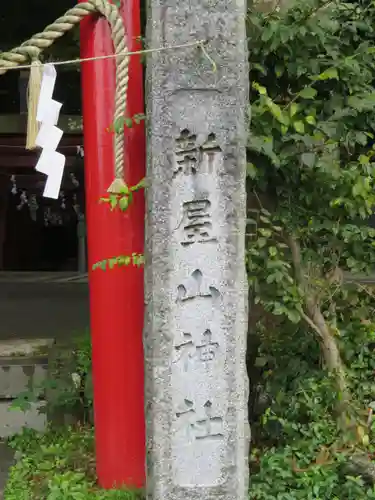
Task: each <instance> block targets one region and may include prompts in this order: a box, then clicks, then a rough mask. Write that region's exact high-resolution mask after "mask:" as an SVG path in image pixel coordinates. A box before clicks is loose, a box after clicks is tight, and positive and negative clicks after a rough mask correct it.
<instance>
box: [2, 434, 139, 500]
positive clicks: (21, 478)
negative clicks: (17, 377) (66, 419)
mask: <svg viewBox="0 0 375 500" xmlns="http://www.w3.org/2000/svg"><path fill="white" fill-rule="evenodd" d="M10 444H11V446H12V447H13V448H14V449H15V450H16V454H17V456H18V461H17V463H16V464H15V465H14V466H13V467H12V468H11V470H10V476H9V480H8V483H7V485H6V489H5V492H4V495H5V496H4V498H6V500H41V499H43V500H95V499H97V498H101V499H103V500H105V499H107V500H136V499H140V498H141V494H140V493H136V492H132V491H129V490H126V491H125V490H122V491H120V490H112V491H108V490H107V491H104V490H102V489H100V488H98V487H97V486H96V477H95V459H94V436H93V430H92V429H91V428H87V427H78V428H76V429H73V428H70V429H67V428H66V429H63V430H60V431H52V430H50V431H48V432H46V433H45V434H40V433H37V432H35V431H30V430H25V432H24V433H23V434H22V435H20V436H16V437H14V438H13V439H12V440H11V442H10Z"/></svg>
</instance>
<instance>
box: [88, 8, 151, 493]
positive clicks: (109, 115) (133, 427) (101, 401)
mask: <svg viewBox="0 0 375 500" xmlns="http://www.w3.org/2000/svg"><path fill="white" fill-rule="evenodd" d="M82 1H84V0H82ZM121 4H122V6H121V14H122V16H123V20H124V23H125V31H126V33H127V37H128V49H129V51H136V50H140V48H141V47H140V43H139V39H138V37H139V36H140V8H139V0H122V2H121ZM112 53H113V45H112V40H111V33H110V28H109V25H108V23H107V21H106V20H105V19H104V18H98V17H97V16H89V17H88V18H87V19H85V20H83V21H82V22H81V57H82V58H87V57H96V56H102V55H108V54H112ZM129 70H130V71H129V75H130V79H129V89H128V110H127V112H128V116H130V117H131V116H133V115H135V114H139V113H143V111H144V104H143V77H142V65H141V61H140V57H139V56H131V57H130V68H129ZM114 95H115V59H114V58H111V59H102V60H97V61H92V62H91V61H90V62H84V63H82V97H83V123H84V146H85V188H86V214H87V231H88V261H89V289H90V317H91V336H92V346H93V382H94V418H95V437H96V459H97V474H98V479H99V484H100V485H101V486H102V487H104V488H113V487H114V486H120V485H127V486H131V487H142V486H144V481H145V421H144V396H143V391H144V383H143V377H144V373H143V345H142V329H143V314H144V296H143V269H142V268H138V267H135V266H128V267H121V268H114V269H112V270H107V271H102V270H101V269H96V270H94V271H92V270H91V269H92V265H93V264H95V263H96V262H98V261H101V260H103V259H107V258H110V257H115V256H118V255H131V254H132V253H133V252H134V253H137V254H139V253H143V249H144V197H143V193H142V192H141V191H140V192H137V193H135V194H134V201H133V203H132V204H131V206H130V207H129V208H128V210H127V211H126V212H125V213H123V212H121V211H120V210H114V211H113V212H111V210H110V207H109V205H108V204H107V203H99V199H100V198H101V197H103V196H106V191H107V189H108V187H109V185H110V184H111V182H112V180H113V162H114V155H113V136H112V134H111V133H108V131H107V129H108V127H109V126H111V125H112V124H113V113H114ZM125 143H126V147H125V166H124V171H125V181H126V183H127V184H128V185H129V186H133V185H135V184H137V183H138V182H139V181H140V180H141V179H142V178H143V177H144V175H145V133H144V126H143V125H142V124H141V125H135V126H134V128H131V129H129V128H128V129H126V130H125Z"/></svg>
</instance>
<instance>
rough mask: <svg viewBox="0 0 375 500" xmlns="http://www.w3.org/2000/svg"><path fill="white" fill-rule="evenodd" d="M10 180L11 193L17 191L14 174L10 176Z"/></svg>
mask: <svg viewBox="0 0 375 500" xmlns="http://www.w3.org/2000/svg"><path fill="white" fill-rule="evenodd" d="M10 182H11V183H12V190H11V193H12V194H17V193H18V189H17V183H16V176H15V175H12V176H11V178H10Z"/></svg>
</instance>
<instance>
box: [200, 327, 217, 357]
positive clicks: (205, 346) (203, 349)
mask: <svg viewBox="0 0 375 500" xmlns="http://www.w3.org/2000/svg"><path fill="white" fill-rule="evenodd" d="M203 338H204V340H203V343H202V344H201V345H198V346H197V348H196V349H197V352H198V355H199V359H200V360H201V361H212V360H213V359H215V356H216V351H217V350H218V348H219V343H218V342H212V332H211V330H206V331H205V332H204V333H203Z"/></svg>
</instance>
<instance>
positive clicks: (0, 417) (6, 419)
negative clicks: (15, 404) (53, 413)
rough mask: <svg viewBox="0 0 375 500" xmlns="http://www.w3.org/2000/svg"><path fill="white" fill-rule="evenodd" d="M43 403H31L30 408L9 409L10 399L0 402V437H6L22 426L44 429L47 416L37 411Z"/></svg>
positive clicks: (19, 430) (18, 430) (20, 429)
mask: <svg viewBox="0 0 375 500" xmlns="http://www.w3.org/2000/svg"><path fill="white" fill-rule="evenodd" d="M44 404H45V403H43V402H40V403H31V409H30V410H28V411H25V412H23V411H20V410H13V409H10V407H11V405H12V401H2V402H0V439H1V438H8V437H10V436H12V435H14V434H17V433H19V432H21V431H22V429H23V428H24V427H27V428H29V429H35V430H37V431H44V430H45V428H46V424H47V418H46V415H45V414H44V413H39V410H40V409H42V408H43V406H44Z"/></svg>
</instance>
